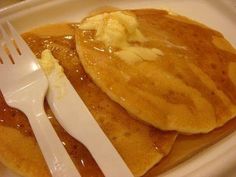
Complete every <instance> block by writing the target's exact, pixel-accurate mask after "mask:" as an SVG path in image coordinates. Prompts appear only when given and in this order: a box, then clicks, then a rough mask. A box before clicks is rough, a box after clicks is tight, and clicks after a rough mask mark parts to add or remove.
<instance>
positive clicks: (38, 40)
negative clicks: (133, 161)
mask: <svg viewBox="0 0 236 177" xmlns="http://www.w3.org/2000/svg"><path fill="white" fill-rule="evenodd" d="M59 26H60V27H61V28H60V30H61V32H59V33H60V34H55V31H56V29H58V25H55V26H48V27H46V28H42V29H37V30H35V31H33V33H26V34H24V35H23V37H24V39H25V40H26V42H27V43H28V44H29V46H30V47H31V49H32V50H33V52H34V53H35V54H36V56H37V57H40V55H41V52H42V50H43V49H45V48H49V49H50V50H52V51H53V55H54V56H55V57H56V58H59V59H61V60H60V64H61V65H63V67H64V72H65V73H66V75H67V77H68V78H69V80H70V81H71V82H72V83H73V86H74V87H75V88H76V89H77V91H78V93H79V94H80V96H81V97H82V98H83V99H85V100H90V101H87V106H88V107H89V108H90V110H93V111H95V112H96V111H101V109H102V107H101V106H99V104H97V103H98V102H99V100H100V99H102V98H103V97H104V93H102V92H101V91H100V89H98V88H97V87H96V86H95V85H94V84H93V83H92V82H91V80H90V78H88V76H87V75H86V73H85V72H84V70H83V68H82V66H81V64H80V62H79V60H78V56H77V54H76V51H75V44H74V36H73V32H72V31H73V28H74V24H72V25H67V24H64V25H59ZM34 33H35V34H34ZM38 34H41V35H38ZM54 35H55V36H54ZM61 45H62V46H67V47H68V48H70V50H68V51H67V54H66V55H65V56H62V55H61V52H60V50H61V47H60V46H61ZM63 58H64V59H65V58H66V60H64V59H63ZM68 61H69V62H68ZM95 87H96V89H95ZM85 88H86V90H85ZM88 88H90V89H88ZM94 91H96V95H97V96H96V98H92V97H91V95H94V94H91V92H94ZM94 101H97V102H94ZM0 109H1V110H0V126H7V127H12V128H14V129H17V130H19V131H20V132H21V133H22V134H24V135H25V136H32V137H33V133H32V130H31V128H30V126H29V123H28V121H27V118H26V117H25V116H24V115H23V114H22V113H21V112H20V111H18V110H15V109H12V108H10V107H8V106H7V105H6V103H5V102H4V99H3V97H2V95H1V96H0ZM45 109H46V112H47V114H48V117H49V118H50V120H51V122H52V124H53V126H54V128H55V129H56V131H57V133H58V135H59V136H60V138H61V140H62V141H63V144H65V147H66V149H67V150H68V152H69V153H70V155H71V157H72V159H73V160H74V162H75V164H76V166H77V167H78V168H79V170H80V172H81V173H82V174H83V176H85V177H86V176H88V177H89V176H102V174H101V171H100V170H99V168H98V167H97V165H96V163H95V162H94V160H93V158H92V157H91V155H90V154H89V152H88V151H87V150H86V148H85V147H84V146H83V145H81V144H80V143H79V142H77V141H76V140H75V139H73V138H72V137H71V136H70V135H68V134H67V133H66V132H65V131H64V129H63V128H62V127H61V126H60V125H59V124H58V123H57V121H56V120H55V118H54V116H53V114H52V112H51V111H50V109H49V107H48V105H47V104H46V103H45ZM235 129H236V120H235V119H234V120H232V121H230V122H229V123H227V124H226V125H225V126H224V127H222V128H220V129H216V130H215V131H213V132H211V133H209V134H207V135H194V136H184V135H181V136H179V137H178V139H177V141H176V143H175V145H174V148H173V149H172V151H171V153H170V155H168V156H167V157H166V158H165V159H164V160H162V161H161V162H160V163H159V164H158V165H156V166H155V167H154V168H153V169H152V170H150V172H148V173H147V174H146V176H155V175H156V174H159V173H160V172H162V171H164V170H166V169H168V168H170V167H172V166H174V165H176V164H177V163H180V162H181V161H183V160H184V159H186V158H188V157H190V156H192V155H193V154H194V153H196V152H198V151H199V150H200V149H202V148H204V147H207V146H209V145H210V144H212V143H214V142H216V141H217V140H219V139H221V138H222V137H224V136H226V135H227V134H229V133H231V132H232V131H234V130H235ZM153 133H155V130H153ZM153 133H150V136H151V137H153V138H154V139H155V138H156V137H155V136H153ZM162 138H163V140H162V142H163V143H162V145H163V147H162V146H160V145H159V144H157V146H156V149H158V150H160V151H162V150H163V149H165V136H164V135H163V137H162ZM154 142H155V141H154ZM154 145H155V143H154Z"/></svg>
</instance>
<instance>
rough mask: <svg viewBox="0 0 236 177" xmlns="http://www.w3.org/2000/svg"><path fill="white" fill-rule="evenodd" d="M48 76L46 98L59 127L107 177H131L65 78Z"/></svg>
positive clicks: (53, 74)
mask: <svg viewBox="0 0 236 177" xmlns="http://www.w3.org/2000/svg"><path fill="white" fill-rule="evenodd" d="M57 64H58V63H57ZM58 65H59V64H58ZM54 70H55V69H54ZM47 77H48V81H49V89H48V92H47V95H46V99H47V101H48V104H49V106H50V108H51V110H52V112H53V113H54V115H55V117H56V119H57V120H58V122H59V123H60V124H61V126H62V127H63V128H64V129H65V130H66V131H67V132H68V133H69V134H70V135H71V136H72V137H74V138H75V139H76V140H78V141H79V142H81V143H82V144H83V145H85V146H86V147H87V149H88V150H89V152H90V153H91V155H92V156H93V158H94V159H95V161H96V162H97V164H98V166H99V167H100V169H101V171H102V172H103V174H104V175H105V176H106V177H132V176H133V174H132V173H131V171H130V169H129V168H128V167H127V165H126V164H125V162H124V160H123V159H122V157H121V156H120V154H119V153H118V152H117V150H116V149H115V148H114V146H113V145H112V143H111V142H110V140H109V139H108V137H107V136H106V135H105V133H104V132H103V130H102V129H101V128H100V126H99V125H98V123H97V122H96V120H95V119H94V118H93V116H92V114H91V113H90V112H89V110H88V108H87V107H86V105H85V104H84V102H83V101H82V99H81V98H80V96H79V95H78V93H77V92H76V90H75V89H74V88H73V86H72V84H71V83H70V81H69V80H68V79H67V77H66V75H65V74H64V73H60V74H58V72H56V71H53V72H51V74H47ZM98 147H99V148H98Z"/></svg>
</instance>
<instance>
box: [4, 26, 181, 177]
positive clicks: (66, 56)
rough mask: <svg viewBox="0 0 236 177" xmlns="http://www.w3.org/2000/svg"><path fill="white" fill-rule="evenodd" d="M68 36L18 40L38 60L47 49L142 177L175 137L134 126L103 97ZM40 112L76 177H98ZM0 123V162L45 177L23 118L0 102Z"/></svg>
mask: <svg viewBox="0 0 236 177" xmlns="http://www.w3.org/2000/svg"><path fill="white" fill-rule="evenodd" d="M59 27H60V30H61V31H57V32H58V33H59V34H57V36H50V35H52V34H54V35H55V29H57V28H59ZM52 31H53V33H52ZM73 31H74V30H73V25H66V24H64V25H62V24H61V25H54V26H49V27H47V28H41V29H37V30H34V31H33V32H31V33H26V34H24V35H23V36H24V39H25V40H26V42H27V43H28V44H29V46H30V47H31V49H32V50H33V52H34V53H35V54H36V56H37V57H40V55H41V52H42V51H43V50H44V49H46V48H47V49H50V50H51V51H52V53H53V55H54V57H55V58H57V59H58V60H59V62H60V64H61V65H62V66H63V68H64V71H65V74H66V75H67V77H68V79H69V80H70V81H71V83H72V84H73V86H74V88H75V89H76V91H77V92H78V94H79V95H80V97H81V98H82V99H83V101H84V102H85V104H86V105H87V107H88V108H89V110H90V111H91V113H92V114H93V116H94V118H95V119H96V120H97V122H98V123H99V125H100V126H101V128H102V129H103V130H104V132H105V133H106V135H107V136H108V138H109V139H110V140H111V142H112V143H113V145H114V146H115V148H116V149H117V150H118V152H119V153H120V154H121V156H122V158H123V159H124V161H125V162H126V163H127V165H128V167H129V168H130V169H131V171H132V172H133V174H134V175H135V176H141V175H143V174H144V173H146V171H147V170H149V169H150V168H151V167H152V166H154V165H155V164H156V163H158V162H159V161H160V160H161V159H162V158H163V157H164V156H165V155H167V154H168V153H169V151H170V149H171V147H172V145H173V143H174V141H175V138H176V136H177V133H176V132H163V131H160V130H157V129H155V128H153V127H151V126H149V125H146V124H143V123H142V122H140V121H137V120H136V119H134V118H133V117H132V116H131V115H129V114H128V112H127V111H126V110H125V109H123V108H122V107H121V106H120V105H119V104H117V103H115V102H114V101H112V100H111V99H110V98H109V97H108V96H107V95H106V94H105V93H103V92H102V91H101V90H100V89H99V88H98V87H97V86H96V85H95V84H94V83H93V82H92V80H91V79H90V78H89V77H88V76H87V75H86V73H85V72H84V70H83V67H82V66H81V64H80V61H79V58H78V56H77V53H76V49H75V43H74V37H73V35H74V33H73ZM35 33H37V34H35ZM68 106H69V105H68ZM45 109H46V112H47V114H48V117H49V118H50V120H51V122H52V124H53V126H54V128H55V129H56V131H57V133H58V135H59V137H60V138H61V140H62V142H63V144H65V147H66V149H67V151H68V153H69V154H70V156H71V157H72V159H73V161H74V162H75V164H76V166H77V167H78V169H79V170H80V172H81V174H82V175H83V176H85V177H86V176H103V175H102V173H101V171H100V170H99V169H98V167H97V165H96V163H95V162H94V160H93V159H92V157H91V156H90V155H89V153H88V151H87V150H86V148H85V147H83V145H81V144H80V143H79V142H77V141H76V140H75V139H73V138H72V137H71V136H70V135H68V134H67V133H66V132H65V131H64V129H63V128H62V127H61V126H60V125H59V124H58V123H57V121H56V120H55V118H54V116H53V114H52V112H51V111H50V108H49V107H48V105H47V104H46V103H45ZM0 120H1V121H0V132H1V134H0V141H1V146H0V162H2V163H3V164H4V165H6V166H7V167H9V168H10V169H12V170H13V171H16V172H17V173H19V174H21V175H22V176H27V177H38V176H40V177H47V176H50V174H49V172H48V169H47V166H46V164H45V162H44V160H43V157H42V155H41V152H40V150H39V148H38V145H37V143H36V140H35V138H34V136H33V133H32V130H31V128H30V126H29V123H28V121H27V118H26V117H25V116H24V115H23V114H22V113H21V112H20V111H17V110H15V109H12V108H9V107H8V106H7V105H6V103H5V102H4V100H3V97H2V96H0ZM78 128H79V126H78ZM39 169H40V170H39Z"/></svg>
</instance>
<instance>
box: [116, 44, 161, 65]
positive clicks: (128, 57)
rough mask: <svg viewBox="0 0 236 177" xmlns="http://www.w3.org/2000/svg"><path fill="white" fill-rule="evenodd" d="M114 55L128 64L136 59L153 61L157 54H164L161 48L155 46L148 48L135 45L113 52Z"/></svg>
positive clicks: (136, 60)
mask: <svg viewBox="0 0 236 177" xmlns="http://www.w3.org/2000/svg"><path fill="white" fill-rule="evenodd" d="M115 55H117V56H119V57H120V58H121V59H122V60H124V61H126V62H127V63H129V64H133V63H135V62H138V61H154V60H156V58H157V56H162V55H164V54H163V52H162V51H161V50H159V49H156V48H152V49H150V48H145V47H138V46H136V47H126V48H124V49H123V50H120V51H117V52H115Z"/></svg>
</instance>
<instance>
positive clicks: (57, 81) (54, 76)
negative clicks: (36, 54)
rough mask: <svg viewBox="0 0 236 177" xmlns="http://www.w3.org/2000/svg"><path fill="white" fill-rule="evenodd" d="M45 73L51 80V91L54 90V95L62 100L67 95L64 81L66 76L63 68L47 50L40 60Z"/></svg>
mask: <svg viewBox="0 0 236 177" xmlns="http://www.w3.org/2000/svg"><path fill="white" fill-rule="evenodd" d="M39 64H40V65H41V67H42V69H43V71H44V72H45V74H46V75H47V78H48V80H49V89H52V90H54V92H53V93H54V94H55V96H56V98H57V99H60V98H62V97H63V96H64V95H65V88H64V79H63V77H65V74H64V72H63V68H62V67H61V65H60V64H59V63H58V60H57V59H55V58H54V57H53V55H52V53H51V51H50V50H48V49H46V50H44V51H43V52H42V54H41V59H40V60H39Z"/></svg>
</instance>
